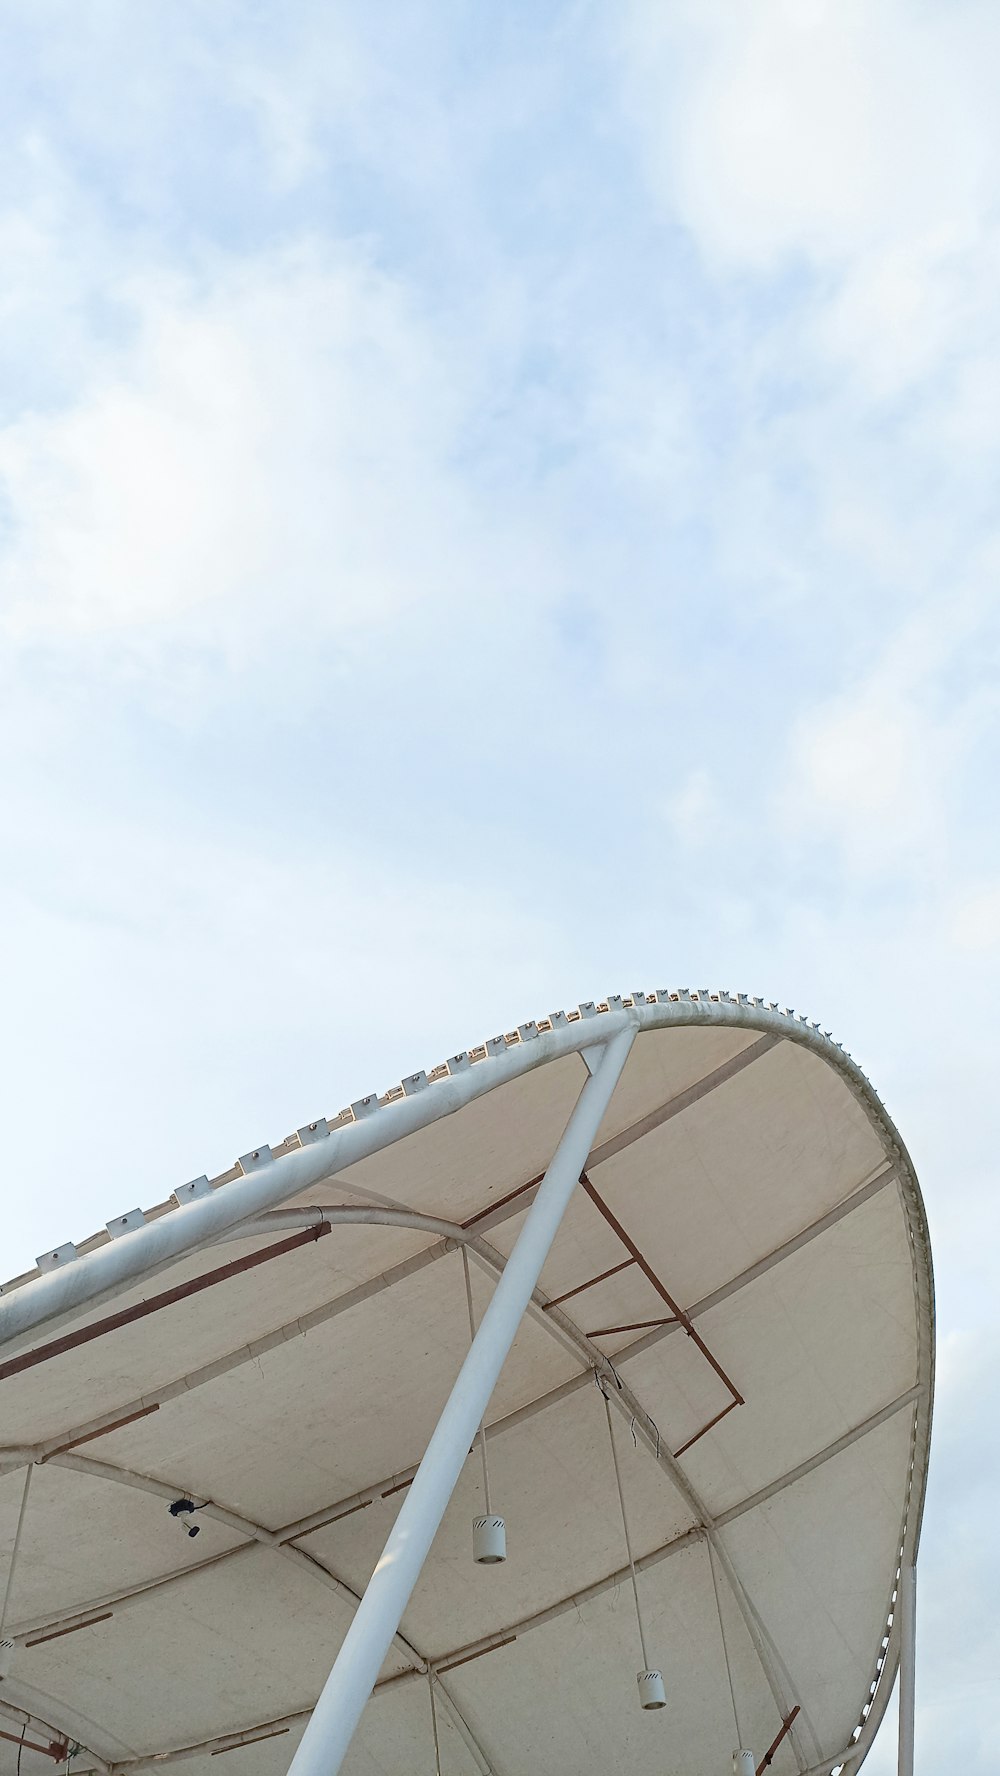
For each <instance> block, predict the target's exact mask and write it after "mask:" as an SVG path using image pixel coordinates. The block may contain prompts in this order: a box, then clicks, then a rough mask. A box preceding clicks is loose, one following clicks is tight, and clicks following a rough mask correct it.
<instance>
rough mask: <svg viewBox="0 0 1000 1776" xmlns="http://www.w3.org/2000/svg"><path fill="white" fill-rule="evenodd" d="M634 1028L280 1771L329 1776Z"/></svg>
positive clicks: (581, 1102) (582, 1116)
mask: <svg viewBox="0 0 1000 1776" xmlns="http://www.w3.org/2000/svg"><path fill="white" fill-rule="evenodd" d="M633 1036H634V1031H633V1030H632V1029H631V1028H630V1027H626V1028H624V1029H622V1030H621V1031H620V1032H619V1033H618V1034H617V1035H616V1036H614V1037H613V1038H612V1039H611V1041H610V1042H609V1043H608V1044H607V1047H606V1049H605V1053H604V1059H603V1061H602V1062H601V1065H600V1067H599V1068H598V1069H597V1072H596V1073H594V1074H593V1075H592V1076H591V1077H590V1078H589V1079H588V1080H587V1081H586V1083H585V1085H584V1087H583V1090H582V1091H581V1093H580V1096H579V1098H578V1099H577V1101H576V1105H575V1107H574V1109H573V1113H572V1115H571V1116H570V1119H569V1122H568V1123H567V1125H566V1130H565V1133H564V1134H563V1137H562V1139H561V1141H560V1142H559V1146H558V1147H557V1148H556V1151H555V1153H554V1155H553V1157H552V1161H551V1163H550V1165H549V1167H548V1170H547V1171H546V1173H545V1176H544V1178H543V1179H542V1182H541V1184H540V1185H539V1187H538V1191H537V1193H536V1195H535V1199H534V1201H533V1203H532V1205H531V1207H530V1209H529V1210H528V1214H527V1217H526V1219H525V1223H524V1226H523V1228H522V1229H521V1233H520V1235H519V1237H518V1241H517V1244H516V1245H515V1247H514V1250H513V1252H512V1253H511V1255H510V1257H509V1259H508V1260H507V1263H506V1265H505V1267H504V1271H503V1275H502V1276H501V1278H500V1280H499V1282H498V1283H497V1286H496V1289H495V1290H494V1292H493V1297H492V1299H491V1301H490V1304H489V1306H488V1307H487V1309H486V1312H485V1314H484V1315H483V1318H482V1322H481V1324H480V1327H479V1331H478V1332H477V1333H476V1336H475V1339H474V1340H473V1343H472V1345H471V1347H470V1349H469V1352H468V1355H467V1356H466V1359H465V1362H464V1363H463V1364H462V1367H461V1370H460V1371H459V1375H458V1379H457V1380H456V1382H455V1385H454V1387H453V1388H452V1390H451V1394H450V1395H449V1398H448V1401H447V1404H446V1406H445V1408H444V1411H443V1412H442V1414H441V1417H440V1418H439V1419H438V1422H437V1425H436V1427H435V1430H434V1433H433V1435H432V1437H431V1440H430V1442H429V1443H428V1445H427V1449H426V1452H425V1454H424V1459H423V1461H422V1462H421V1464H420V1466H419V1468H418V1469H417V1473H416V1477H415V1479H414V1481H413V1484H412V1486H411V1487H410V1490H409V1492H408V1493H407V1495H406V1498H405V1500H404V1502H403V1505H402V1507H401V1509H400V1512H399V1516H398V1517H397V1519H396V1522H395V1524H394V1526H393V1528H392V1530H391V1531H390V1534H389V1539H388V1541H387V1542H386V1544H385V1547H384V1549H383V1551H382V1556H381V1558H380V1560H379V1562H378V1564H377V1566H376V1568H375V1571H374V1572H373V1574H372V1576H371V1579H370V1580H369V1583H368V1588H367V1590H366V1592H365V1594H364V1597H363V1598H362V1599H361V1602H360V1604H359V1605H358V1608H357V1611H356V1612H355V1615H354V1619H353V1621H352V1623H351V1626H350V1628H349V1629H348V1631H347V1634H346V1636H345V1638H344V1643H343V1645H342V1647H341V1649H340V1652H339V1653H338V1655H337V1659H336V1663H335V1664H334V1667H333V1670H332V1671H331V1673H330V1675H329V1677H328V1678H327V1681H326V1684H325V1685H324V1687H323V1692H322V1695H321V1696H320V1698H319V1701H318V1702H317V1704H316V1707H315V1709H314V1710H313V1714H312V1718H311V1720H310V1722H309V1725H308V1726H307V1728H306V1730H305V1732H304V1734H303V1735H302V1739H301V1741H300V1743H299V1747H298V1750H297V1751H296V1753H295V1756H294V1757H293V1759H292V1762H291V1765H290V1767H289V1776H337V1772H338V1771H339V1769H340V1766H341V1763H342V1761H343V1758H344V1755H345V1753H346V1751H347V1748H348V1746H349V1745H350V1743H351V1740H352V1738H353V1736H354V1731H355V1728H356V1727H357V1724H358V1721H359V1720H360V1719H361V1715H362V1712H363V1710H364V1707H365V1704H366V1702H367V1701H368V1698H369V1696H370V1695H371V1692H372V1690H373V1688H374V1685H375V1680H376V1678H377V1677H378V1674H379V1671H380V1669H381V1666H382V1662H383V1660H384V1659H385V1656H386V1653H387V1652H388V1650H389V1647H390V1646H391V1644H392V1639H393V1636H394V1634H395V1633H396V1631H397V1630H398V1628H399V1624H400V1621H401V1619H402V1615H403V1611H404V1610H405V1608H406V1605H407V1603H408V1602H409V1599H410V1595H411V1593H412V1591H413V1587H414V1585H415V1584H416V1582H417V1579H418V1577H419V1575H420V1571H421V1568H422V1566H423V1564H424V1561H425V1560H426V1558H427V1555H428V1553H429V1551H430V1546H431V1543H432V1542H433V1540H434V1537H435V1535H436V1534H437V1530H438V1527H439V1525H440V1522H441V1519H442V1517H443V1516H444V1513H445V1510H446V1508H447V1505H448V1501H449V1499H450V1498H451V1495H452V1493H453V1491H454V1489H455V1483H456V1481H457V1480H458V1476H459V1474H460V1473H461V1471H462V1468H463V1466H464V1464H465V1461H466V1458H467V1456H468V1453H469V1449H470V1447H471V1444H472V1441H473V1439H474V1437H475V1434H476V1429H477V1427H478V1425H479V1424H480V1422H481V1421H482V1417H483V1414H484V1412H485V1411H486V1408H487V1406H488V1404H489V1400H490V1396H491V1395H492V1393H493V1389H494V1388H495V1386H496V1383H497V1379H498V1377H499V1374H500V1371H501V1369H502V1368H503V1364H504V1361H505V1359H506V1357H507V1353H508V1351H509V1350H510V1347H511V1345H512V1344H513V1342H514V1338H515V1336H516V1334H517V1330H518V1327H519V1326H520V1324H521V1320H522V1319H523V1317H524V1312H525V1309H526V1308H527V1305H528V1302H529V1301H530V1299H531V1295H532V1291H533V1290H534V1288H535V1285H536V1284H537V1282H538V1278H539V1275H540V1273H541V1269H542V1266H543V1264H544V1263H545V1260H546V1258H547V1257H548V1254H549V1250H550V1248H551V1246H552V1241H553V1240H554V1238H555V1236H556V1233H557V1232H558V1229H559V1224H560V1222H561V1220H562V1218H563V1215H564V1214H565V1212H566V1209H567V1207H568V1205H569V1203H570V1200H571V1199H572V1196H573V1192H574V1190H575V1189H576V1187H577V1182H578V1180H579V1177H580V1173H581V1172H582V1170H583V1168H584V1166H585V1165H586V1162H587V1155H588V1153H589V1152H590V1149H591V1147H592V1145H593V1143H594V1139H595V1136H596V1135H597V1131H598V1129H599V1128H600V1125H601V1122H602V1120H603V1117H604V1113H605V1111H606V1109H607V1107H608V1104H609V1102H610V1099H611V1094H612V1092H613V1091H614V1088H615V1086H616V1085H617V1083H618V1080H619V1078H620V1076H621V1072H622V1068H623V1067H624V1065H625V1062H626V1060H627V1059H628V1053H629V1049H630V1048H631V1046H632V1041H633Z"/></svg>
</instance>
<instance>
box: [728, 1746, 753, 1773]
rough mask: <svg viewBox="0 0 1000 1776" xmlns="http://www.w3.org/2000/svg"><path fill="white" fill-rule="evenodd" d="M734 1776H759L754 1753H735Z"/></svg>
mask: <svg viewBox="0 0 1000 1776" xmlns="http://www.w3.org/2000/svg"><path fill="white" fill-rule="evenodd" d="M733 1776H757V1763H756V1759H755V1758H754V1755H753V1752H752V1751H734V1752H733Z"/></svg>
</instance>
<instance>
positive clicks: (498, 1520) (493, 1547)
mask: <svg viewBox="0 0 1000 1776" xmlns="http://www.w3.org/2000/svg"><path fill="white" fill-rule="evenodd" d="M462 1268H463V1270H464V1272H465V1299H466V1302H467V1303H468V1308H469V1337H470V1339H474V1338H475V1336H476V1316H475V1313H474V1311H473V1307H472V1278H471V1277H470V1275H469V1254H468V1252H467V1251H466V1249H465V1247H464V1246H463V1247H462ZM477 1440H478V1443H479V1453H480V1456H481V1457H482V1463H483V1493H484V1496H485V1500H486V1515H485V1516H484V1517H474V1518H473V1519H472V1558H473V1560H475V1561H476V1562H477V1564H478V1565H479V1566H499V1564H500V1562H501V1561H502V1560H506V1558H507V1525H506V1524H505V1523H504V1520H503V1518H502V1517H497V1516H495V1515H494V1511H493V1503H492V1500H491V1498H490V1470H489V1464H488V1462H487V1460H486V1424H485V1421H484V1422H481V1423H480V1426H479V1431H478V1437H477Z"/></svg>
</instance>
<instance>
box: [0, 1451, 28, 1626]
mask: <svg viewBox="0 0 1000 1776" xmlns="http://www.w3.org/2000/svg"><path fill="white" fill-rule="evenodd" d="M34 1471H35V1464H34V1462H29V1463H28V1466H27V1469H26V1471H25V1476H24V1490H23V1491H22V1493H21V1509H20V1510H19V1512H18V1514H17V1528H16V1530H15V1531H14V1546H13V1548H12V1549H11V1551H10V1565H9V1566H8V1568H7V1583H6V1585H5V1586H4V1593H3V1608H2V1609H0V1634H2V1633H3V1631H4V1629H5V1628H6V1626H7V1605H8V1604H9V1603H10V1598H11V1592H12V1590H13V1588H14V1568H15V1567H16V1565H17V1557H18V1555H19V1553H20V1552H21V1533H22V1531H23V1529H24V1515H25V1512H26V1511H27V1508H28V1491H29V1488H30V1486H31V1476H32V1474H33V1473H34Z"/></svg>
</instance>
